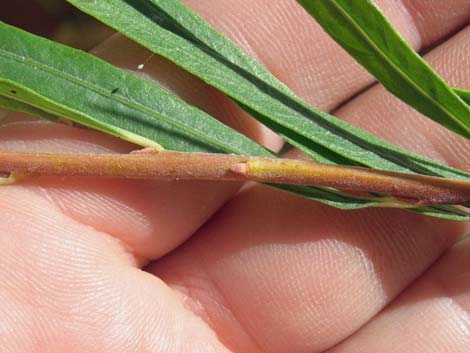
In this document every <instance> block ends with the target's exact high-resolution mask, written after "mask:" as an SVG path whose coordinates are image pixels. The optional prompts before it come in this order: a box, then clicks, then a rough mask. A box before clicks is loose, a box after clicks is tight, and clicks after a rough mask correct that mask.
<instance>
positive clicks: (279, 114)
mask: <svg viewBox="0 0 470 353" xmlns="http://www.w3.org/2000/svg"><path fill="white" fill-rule="evenodd" d="M67 1H68V2H70V3H71V4H73V5H75V6H77V7H78V8H79V9H81V10H82V11H84V12H86V13H89V14H90V15H92V16H94V17H96V18H97V19H99V20H101V21H103V22H104V23H106V24H108V25H110V26H111V27H114V28H115V29H117V30H118V31H120V32H122V33H123V34H125V35H126V36H128V37H129V38H131V39H133V40H135V41H136V42H138V43H140V44H141V45H143V46H144V47H146V48H148V49H149V50H151V51H153V52H154V53H157V54H159V55H162V56H164V57H166V58H167V59H169V60H171V61H173V62H174V63H176V64H177V65H179V66H180V67H182V68H183V69H185V70H186V71H189V72H191V73H192V74H194V75H196V76H198V77H200V78H201V79H202V80H204V81H205V82H207V83H208V84H210V85H212V86H214V87H215V88H217V89H219V90H220V91H222V92H224V93H225V94H226V95H228V96H229V97H231V98H232V99H233V100H234V101H235V102H237V103H238V104H239V105H240V106H241V107H243V108H244V109H245V110H247V111H248V112H250V113H251V114H252V115H253V116H254V117H255V118H257V119H258V120H260V121H261V122H263V123H264V124H265V125H267V126H268V127H270V128H271V129H273V130H274V131H276V132H277V133H279V134H280V135H281V136H282V137H284V138H285V139H286V140H287V141H288V142H289V143H291V144H292V145H294V146H295V147H298V148H299V149H301V150H302V151H303V152H305V153H306V154H308V155H310V156H311V157H312V158H314V159H316V160H317V161H319V162H323V163H334V164H337V163H341V164H350V165H360V166H366V167H371V168H375V169H382V170H390V171H398V172H415V173H421V174H429V175H435V176H441V177H447V178H454V179H465V178H469V176H470V175H469V174H467V173H465V172H463V171H460V170H456V169H453V168H450V167H447V166H444V165H442V164H439V163H436V162H434V161H431V160H429V159H427V158H424V157H421V156H419V155H416V154H413V153H409V152H407V151H404V150H402V149H399V148H398V147H396V146H393V145H392V144H389V143H387V142H385V141H383V140H381V139H379V138H377V137H375V136H373V135H371V134H369V133H366V132H364V131H363V130H360V129H358V128H355V127H353V126H351V125H349V124H347V123H345V122H343V121H341V120H339V119H336V118H335V117H333V116H331V115H328V114H326V113H324V112H322V111H320V110H318V109H315V108H313V107H311V106H309V105H308V104H306V103H305V102H303V101H301V100H300V99H299V98H297V97H296V96H295V95H294V93H292V92H291V91H290V90H289V89H288V88H287V87H286V86H285V85H283V84H282V83H281V82H280V81H278V80H277V79H276V78H275V77H274V76H273V75H271V74H270V73H269V72H268V71H267V70H266V69H264V68H263V67H262V66H261V65H260V64H258V63H257V62H256V61H255V60H253V59H252V58H250V57H248V56H247V55H246V54H244V53H243V52H242V51H241V50H240V49H239V48H238V47H237V46H235V45H234V44H233V43H232V42H230V41H229V40H228V39H227V38H225V37H224V36H223V35H221V34H220V33H218V32H217V31H216V30H214V29H213V28H212V27H211V26H210V25H209V24H207V23H206V22H205V21H204V20H203V19H202V18H201V17H199V16H198V15H197V14H195V13H194V12H192V11H191V10H190V9H189V8H187V7H186V6H185V5H184V4H182V3H181V2H180V1H179V0H158V1H157V0H102V1H86V0H67Z"/></svg>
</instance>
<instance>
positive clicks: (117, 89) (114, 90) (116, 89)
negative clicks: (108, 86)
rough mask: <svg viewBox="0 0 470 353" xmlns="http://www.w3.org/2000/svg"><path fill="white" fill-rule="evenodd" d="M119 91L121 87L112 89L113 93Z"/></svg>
mask: <svg viewBox="0 0 470 353" xmlns="http://www.w3.org/2000/svg"><path fill="white" fill-rule="evenodd" d="M117 91H119V88H115V89H113V90H112V91H111V94H115V93H117Z"/></svg>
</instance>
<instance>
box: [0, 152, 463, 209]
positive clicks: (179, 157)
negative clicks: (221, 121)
mask: <svg viewBox="0 0 470 353" xmlns="http://www.w3.org/2000/svg"><path fill="white" fill-rule="evenodd" d="M2 174H3V175H7V176H8V175H19V176H22V177H23V176H46V175H47V176H84V177H85V176H86V177H117V178H140V179H166V180H225V181H249V180H252V181H257V182H266V183H282V184H302V185H315V186H323V187H332V188H337V189H340V190H350V191H361V192H376V193H382V194H387V195H390V196H393V197H395V198H399V199H403V200H406V201H409V202H411V203H416V204H420V205H422V204H427V205H435V204H449V205H466V204H469V203H470V182H468V181H461V180H449V179H444V178H438V177H431V176H423V175H415V174H404V173H394V172H384V171H378V170H371V169H366V168H357V167H345V166H333V165H326V164H319V163H315V162H306V161H300V160H293V159H272V158H258V157H247V156H237V155H228V154H207V153H182V152H173V151H159V152H157V151H154V152H151V153H131V154H121V155H116V154H93V155H86V154H47V153H12V152H0V176H1V175H2Z"/></svg>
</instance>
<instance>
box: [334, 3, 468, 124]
mask: <svg viewBox="0 0 470 353" xmlns="http://www.w3.org/2000/svg"><path fill="white" fill-rule="evenodd" d="M331 4H332V5H333V6H334V7H336V8H337V9H338V11H339V12H340V13H341V14H342V15H343V16H344V17H345V18H346V20H348V21H349V22H350V23H351V24H352V26H353V27H354V28H355V29H356V30H357V31H358V32H360V33H361V34H362V35H363V37H364V38H365V39H366V41H367V42H368V43H369V44H370V45H371V46H372V47H373V48H374V49H376V52H377V53H378V54H379V55H380V57H382V59H385V61H388V62H390V63H391V66H393V68H394V69H395V71H396V72H398V74H399V75H400V77H402V78H403V79H404V80H405V81H407V82H408V83H410V84H411V85H413V86H415V88H416V89H417V90H418V91H419V92H421V93H422V94H423V95H424V96H425V97H426V98H427V99H428V100H430V101H431V102H432V104H433V105H434V106H435V107H436V108H438V109H439V110H440V111H442V112H443V113H444V114H447V115H448V116H450V117H451V118H452V120H453V121H454V122H455V123H457V124H458V125H459V126H460V127H462V128H463V129H464V130H465V131H467V132H469V130H468V128H467V126H465V125H464V124H463V123H462V122H461V121H460V120H459V119H458V118H456V117H455V116H454V114H452V113H451V112H450V111H448V110H447V109H445V107H443V106H442V104H440V103H439V102H437V101H436V100H435V99H434V98H433V97H432V96H430V95H429V94H428V93H427V92H426V91H425V90H423V89H422V88H421V86H420V85H419V83H418V82H417V81H415V80H414V79H413V78H410V77H409V76H408V75H406V74H405V73H404V72H403V71H402V70H401V69H400V67H399V66H397V65H396V64H395V62H394V61H393V60H392V59H390V58H389V57H388V56H387V55H386V54H385V53H384V52H383V51H382V49H380V47H379V46H378V45H376V43H375V41H374V39H373V38H371V37H370V36H369V35H368V34H367V32H365V31H363V30H362V28H361V26H360V25H358V24H357V22H356V21H355V20H354V18H353V17H351V16H350V15H349V13H348V12H347V11H346V10H345V9H344V7H342V6H341V4H339V3H338V2H337V1H336V0H332V1H331ZM374 6H375V5H374ZM425 65H427V63H425Z"/></svg>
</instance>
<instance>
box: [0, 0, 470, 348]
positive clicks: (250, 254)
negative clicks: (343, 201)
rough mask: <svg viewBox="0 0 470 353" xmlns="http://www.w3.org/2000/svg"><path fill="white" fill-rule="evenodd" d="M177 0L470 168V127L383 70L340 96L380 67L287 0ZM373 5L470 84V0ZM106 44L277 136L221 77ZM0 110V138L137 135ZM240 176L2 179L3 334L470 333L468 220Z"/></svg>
mask: <svg viewBox="0 0 470 353" xmlns="http://www.w3.org/2000/svg"><path fill="white" fill-rule="evenodd" d="M185 2H186V3H187V4H188V5H189V6H191V7H192V8H194V10H196V11H197V12H199V13H200V14H201V15H202V16H204V17H205V18H206V19H207V20H208V21H209V22H211V23H212V24H213V25H214V26H215V27H217V28H218V29H219V30H220V31H222V32H224V33H225V34H226V35H227V36H229V37H230V38H231V39H233V40H234V41H235V42H236V43H237V44H239V45H240V46H241V47H242V48H244V50H245V51H246V52H247V53H249V54H250V55H252V56H254V57H256V58H257V59H258V60H260V61H261V62H262V63H263V64H265V65H266V66H267V67H268V69H269V70H271V71H272V72H273V73H274V74H275V75H276V76H277V77H278V78H279V79H281V80H282V81H283V82H285V83H286V84H287V85H288V86H290V87H291V88H292V89H293V90H294V91H295V92H296V93H297V94H298V95H299V96H301V97H302V98H304V99H305V100H307V101H308V102H310V103H312V104H314V105H316V106H317V107H319V108H321V109H325V110H329V111H335V114H336V115H337V116H338V117H340V118H341V119H344V120H346V121H349V122H351V123H353V124H355V125H357V126H360V127H362V128H364V129H366V130H369V131H371V132H373V133H374V134H377V135H379V136H381V137H383V138H385V139H387V140H389V141H392V142H394V143H396V144H397V145H400V146H402V147H405V148H407V149H410V150H413V151H416V152H419V153H421V154H423V155H427V156H430V157H432V158H435V159H438V160H441V161H444V162H446V163H448V164H450V165H452V166H454V167H458V168H462V169H465V170H469V169H470V145H469V142H467V141H464V139H463V138H460V137H458V136H456V135H455V134H452V133H451V132H448V131H445V130H444V129H443V128H441V127H439V126H438V125H437V124H435V123H433V122H432V121H430V120H428V119H426V118H424V117H423V116H421V115H419V114H418V113H416V112H415V111H413V110H412V109H410V108H408V107H406V106H405V105H404V104H402V103H400V102H399V101H398V100H397V99H395V98H394V97H392V96H391V95H390V94H388V93H387V92H386V91H385V90H384V89H383V88H382V87H380V86H378V85H375V86H372V87H371V88H369V89H367V90H365V91H364V92H362V93H361V94H359V95H358V96H357V97H355V98H354V99H353V100H351V101H350V102H348V103H347V104H345V105H342V106H341V107H340V108H339V109H337V107H339V106H340V105H341V103H342V102H344V101H346V100H348V99H349V98H350V97H352V96H355V95H356V94H357V93H358V92H361V91H362V90H364V89H366V88H367V87H369V86H370V85H371V83H372V82H373V79H372V78H371V77H370V75H369V74H367V73H366V72H365V71H364V70H362V69H361V68H360V67H359V66H358V65H357V64H356V63H355V62H354V60H352V59H351V58H349V57H348V56H347V54H345V53H344V52H343V51H342V50H341V49H340V48H339V47H338V46H337V45H336V44H335V43H334V42H332V41H331V40H330V39H329V38H328V37H327V36H326V35H325V34H324V33H323V32H322V31H321V29H320V28H319V27H318V26H317V25H316V24H315V23H314V22H313V20H311V19H310V18H309V17H308V15H306V14H305V13H304V12H303V10H302V9H301V8H300V7H299V6H298V5H297V4H296V3H295V1H294V0H278V1H275V2H272V1H270V0H256V1H255V0H237V1H231V0H218V1H211V0H186V1H185ZM379 5H380V6H381V7H382V9H383V11H384V12H385V14H386V15H387V16H388V17H389V18H390V19H391V20H392V22H393V23H394V25H395V26H396V27H397V28H398V29H399V31H400V32H401V33H402V34H403V35H404V36H405V38H406V39H407V40H408V41H409V42H410V43H411V44H412V45H413V46H414V48H415V49H417V50H424V49H426V48H429V47H430V46H434V45H435V43H440V44H439V45H437V46H436V47H435V48H434V49H432V50H431V51H430V52H429V53H428V54H426V59H427V60H428V61H429V63H430V64H431V65H432V66H433V67H434V68H436V69H437V70H438V71H439V72H440V73H441V74H442V75H443V76H444V77H445V78H446V80H448V81H449V82H450V83H451V84H452V85H455V86H459V87H462V88H469V87H470V76H469V75H468V72H469V69H470V62H469V57H468V52H469V50H470V27H469V26H468V25H467V24H468V21H469V14H470V7H469V6H470V5H469V3H468V1H467V0H448V1H441V0H431V1H429V0H403V1H400V0H387V1H381V2H379ZM465 26H466V27H465ZM456 32H458V33H456ZM455 33H456V34H455ZM96 54H97V55H99V56H101V57H103V58H105V59H106V60H109V61H111V62H113V63H115V64H116V65H119V66H121V67H124V68H127V69H129V70H133V71H135V72H137V73H139V74H144V75H146V76H147V77H149V78H151V79H153V80H156V81H159V82H160V83H162V84H163V85H165V86H166V87H168V88H169V89H171V90H173V91H174V92H175V93H177V94H179V95H181V96H182V97H183V98H185V99H186V100H188V101H190V102H191V103H193V104H195V105H198V106H200V107H202V108H203V109H205V110H207V111H208V112H210V113H211V114H213V115H214V116H217V117H218V118H220V119H221V120H223V121H225V122H227V123H228V124H230V125H232V126H234V127H236V128H237V129H239V130H240V131H242V132H244V133H246V134H248V135H249V136H250V137H252V138H255V139H257V140H258V141H260V142H261V143H264V144H265V145H267V146H269V147H270V148H273V149H279V148H280V147H281V145H282V142H281V141H280V139H279V138H278V137H276V136H275V135H274V134H272V133H271V132H270V131H269V130H267V129H265V128H263V127H262V126H260V125H259V124H258V123H256V122H254V121H253V120H252V119H251V118H249V117H248V116H247V115H246V114H245V113H243V112H242V111H241V110H240V109H239V108H237V107H236V106H235V105H234V104H233V103H231V102H230V101H228V100H227V99H225V98H224V97H223V96H222V95H221V94H219V93H217V92H215V91H214V90H212V89H211V88H209V87H207V86H205V85H204V84H203V83H201V82H200V81H198V80H197V79H195V78H193V77H191V76H189V75H188V74H186V73H184V72H181V71H179V70H178V69H176V68H175V67H173V66H172V65H171V64H169V63H168V62H166V61H164V60H163V59H160V58H157V57H155V56H153V57H152V58H151V59H150V60H148V59H149V57H150V54H149V53H148V52H146V51H145V50H143V49H142V48H139V47H138V46H136V45H135V44H132V43H130V42H129V41H127V40H125V39H123V38H121V37H119V36H115V37H113V38H111V39H109V40H108V41H107V42H105V43H104V44H103V45H101V46H100V47H99V48H98V49H97V50H96ZM273 54H274V55H273ZM143 62H145V63H146V64H145V67H144V70H138V69H137V67H138V65H139V64H141V63H143ZM0 120H1V123H0V124H1V126H0V148H1V149H2V150H15V151H40V152H67V151H69V152H84V151H87V152H95V153H102V152H105V153H109V152H116V153H125V152H129V151H131V150H134V149H136V146H132V145H130V144H127V143H125V142H122V141H117V140H115V139H113V138H111V137H108V136H105V135H102V134H99V133H97V132H94V131H89V130H81V129H77V128H73V127H70V126H63V125H52V124H51V123H48V122H43V121H38V120H35V119H32V118H30V117H26V116H24V115H18V114H10V115H8V116H6V117H3V119H0ZM384 127H386V128H384ZM293 155H296V152H293V153H292V154H291V155H290V156H291V157H292V156H293ZM239 186H240V185H236V184H231V183H219V184H217V183H207V182H154V181H123V180H84V179H57V178H56V179H54V178H41V179H34V180H30V181H26V182H24V183H22V184H19V185H15V186H9V187H2V188H0V209H1V210H2V212H0V347H1V349H0V350H1V352H2V353H3V352H4V353H10V352H38V353H39V352H41V353H42V352H48V353H51V352H165V353H166V352H185V353H186V352H256V353H258V352H272V353H277V352H293V353H297V352H298V353H303V352H305V353H307V352H309V353H312V352H334V353H339V352H341V353H352V352H404V351H406V352H411V353H414V352H416V353H422V352H452V353H458V352H468V351H469V350H470V324H469V322H470V313H469V310H470V270H469V269H470V243H469V241H468V240H466V235H467V234H468V227H467V224H464V223H456V222H450V221H443V220H438V219H433V218H425V217H421V216H419V215H416V214H412V213H409V212H405V211H400V210H390V209H373V210H362V211H352V212H345V211H339V210H336V209H332V208H329V207H326V206H322V205H320V204H317V203H313V202H310V201H308V200H304V199H301V198H297V197H294V196H291V195H288V194H285V193H282V192H280V191H276V190H274V189H271V188H268V187H264V186H259V185H254V186H253V185H251V186H249V187H246V188H244V189H243V191H242V192H240V193H237V194H236V192H237V190H238V188H239Z"/></svg>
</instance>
